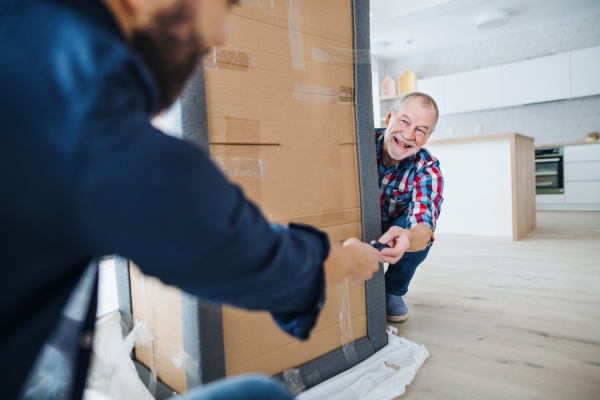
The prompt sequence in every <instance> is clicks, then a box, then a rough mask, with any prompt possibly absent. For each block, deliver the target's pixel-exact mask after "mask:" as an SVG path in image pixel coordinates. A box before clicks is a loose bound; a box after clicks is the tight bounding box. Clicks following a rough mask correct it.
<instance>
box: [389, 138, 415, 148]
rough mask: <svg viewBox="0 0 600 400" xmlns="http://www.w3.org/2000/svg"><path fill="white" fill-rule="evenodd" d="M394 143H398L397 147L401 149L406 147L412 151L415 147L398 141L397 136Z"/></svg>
mask: <svg viewBox="0 0 600 400" xmlns="http://www.w3.org/2000/svg"><path fill="white" fill-rule="evenodd" d="M394 141H395V142H396V145H398V146H399V147H404V148H405V149H410V148H411V147H413V146H411V145H410V144H408V143H405V142H403V141H402V140H400V139H398V138H397V137H396V136H394Z"/></svg>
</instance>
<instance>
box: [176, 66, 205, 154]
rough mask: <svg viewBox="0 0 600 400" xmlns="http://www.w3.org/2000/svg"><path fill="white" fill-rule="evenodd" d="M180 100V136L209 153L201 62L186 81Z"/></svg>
mask: <svg viewBox="0 0 600 400" xmlns="http://www.w3.org/2000/svg"><path fill="white" fill-rule="evenodd" d="M180 101H181V138H182V139H183V140H185V141H187V142H190V143H193V144H194V145H196V146H198V147H200V148H201V149H203V150H204V151H205V152H206V154H209V145H208V109H207V108H206V83H205V81H204V64H203V63H202V62H201V63H200V66H199V67H198V70H197V71H196V73H195V74H194V75H193V76H192V78H191V79H190V81H189V82H188V84H187V86H186V88H185V90H184V92H183V94H182V95H181V97H180Z"/></svg>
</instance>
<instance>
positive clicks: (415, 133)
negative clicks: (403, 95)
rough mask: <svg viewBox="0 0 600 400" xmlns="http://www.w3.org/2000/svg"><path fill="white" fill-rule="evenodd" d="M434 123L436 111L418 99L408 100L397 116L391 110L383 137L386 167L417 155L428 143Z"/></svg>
mask: <svg viewBox="0 0 600 400" xmlns="http://www.w3.org/2000/svg"><path fill="white" fill-rule="evenodd" d="M434 122H435V110H434V109H433V108H432V107H430V106H426V105H424V104H423V102H422V100H421V99H420V98H418V97H413V98H411V99H409V100H407V101H406V102H405V103H404V105H403V106H402V108H401V109H400V110H399V111H398V112H397V113H396V114H395V115H392V110H390V112H389V113H388V116H387V119H386V124H387V129H386V130H385V134H384V137H383V159H384V161H385V164H386V166H387V167H388V168H389V167H391V166H393V165H396V164H398V163H399V162H400V161H401V160H403V159H405V158H407V157H410V156H412V155H414V154H416V153H417V152H418V151H419V150H420V149H421V147H423V145H424V144H425V143H427V139H429V136H430V135H431V128H432V127H433V124H434Z"/></svg>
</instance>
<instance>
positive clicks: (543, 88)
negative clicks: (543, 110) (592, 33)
mask: <svg viewBox="0 0 600 400" xmlns="http://www.w3.org/2000/svg"><path fill="white" fill-rule="evenodd" d="M570 75H571V63H570V53H562V54H557V55H554V56H548V57H540V58H536V59H533V60H526V61H521V62H516V63H512V64H505V65H503V66H502V94H503V98H504V104H503V105H504V106H505V107H507V106H516V105H521V104H530V103H541V102H544V101H552V100H561V99H567V98H569V97H571V82H570V79H569V77H570Z"/></svg>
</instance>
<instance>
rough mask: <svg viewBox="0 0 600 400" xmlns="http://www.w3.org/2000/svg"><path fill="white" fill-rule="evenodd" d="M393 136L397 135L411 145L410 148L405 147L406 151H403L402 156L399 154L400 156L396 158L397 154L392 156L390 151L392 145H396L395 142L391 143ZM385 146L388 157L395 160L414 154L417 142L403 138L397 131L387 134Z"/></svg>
mask: <svg viewBox="0 0 600 400" xmlns="http://www.w3.org/2000/svg"><path fill="white" fill-rule="evenodd" d="M394 136H398V137H399V138H400V139H401V140H402V141H404V142H406V144H409V145H411V146H412V147H411V148H408V149H405V151H407V153H405V154H403V155H402V156H400V158H398V157H397V156H394V155H393V154H392V151H391V149H394V148H395V147H393V146H396V144H395V143H393V142H394ZM385 147H386V149H387V152H388V155H389V156H390V157H392V158H393V159H394V160H396V161H402V160H404V159H405V158H408V157H411V156H413V155H415V154H416V153H417V151H418V149H417V144H416V143H415V142H413V141H411V140H406V139H405V138H404V136H402V135H400V134H399V133H391V134H389V135H388V137H387V140H386V141H385Z"/></svg>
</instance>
